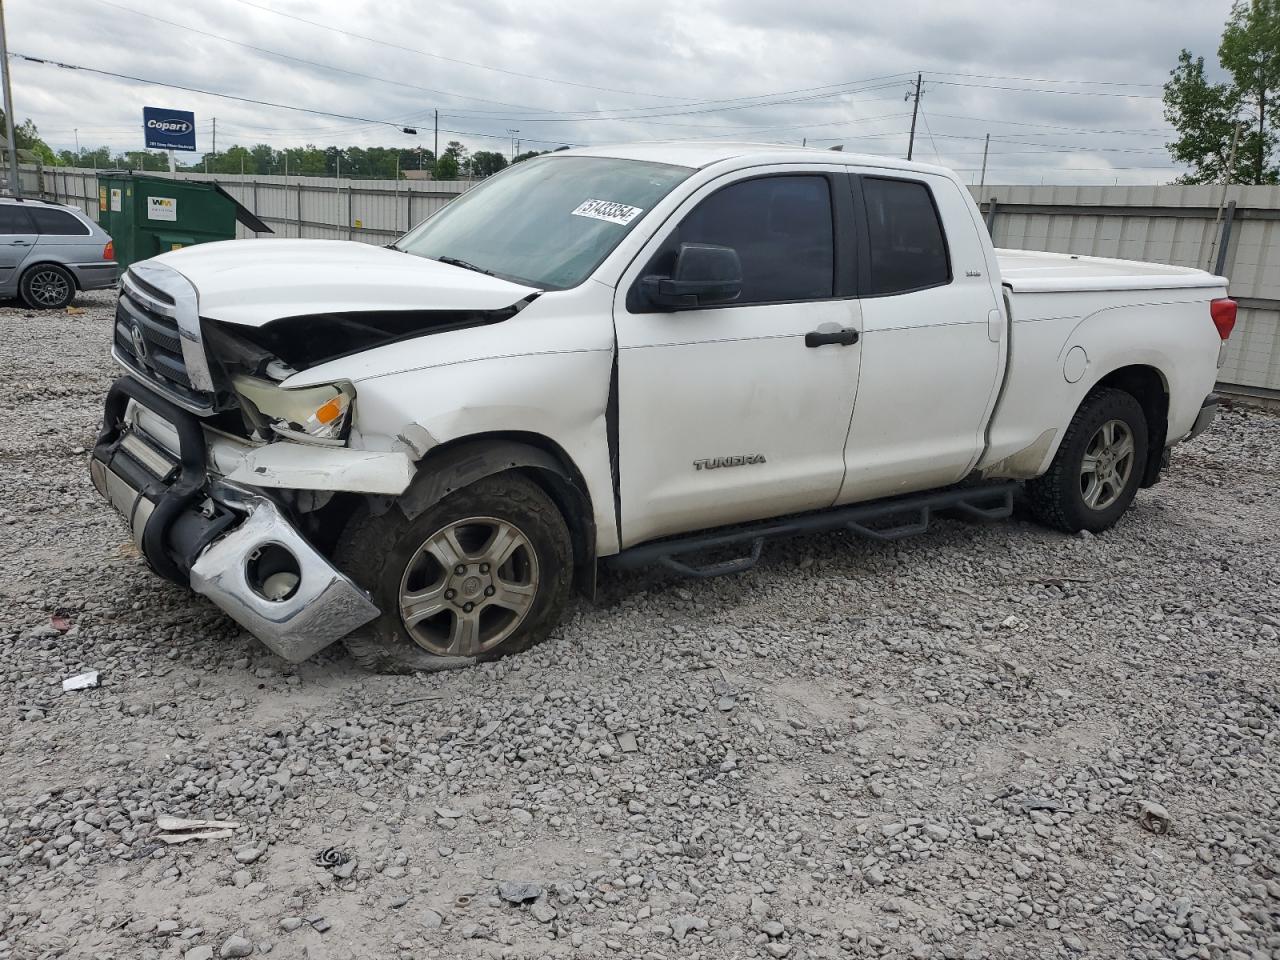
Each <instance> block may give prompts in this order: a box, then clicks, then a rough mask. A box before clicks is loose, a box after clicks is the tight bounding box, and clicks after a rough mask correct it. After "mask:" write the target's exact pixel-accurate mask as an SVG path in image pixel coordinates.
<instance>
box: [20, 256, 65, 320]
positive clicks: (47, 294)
mask: <svg viewBox="0 0 1280 960" xmlns="http://www.w3.org/2000/svg"><path fill="white" fill-rule="evenodd" d="M75 292H76V288H75V283H74V281H72V279H71V276H70V275H69V274H68V273H67V272H66V271H65V270H63V269H62V268H61V267H54V266H48V267H37V268H36V269H35V270H33V271H32V272H31V273H29V274H27V275H26V276H25V277H23V278H22V299H23V300H25V301H26V302H27V305H28V306H30V307H34V308H36V309H37V310H57V309H61V308H62V307H65V306H66V305H67V304H69V303H70V302H71V300H72V299H73V298H74V297H75Z"/></svg>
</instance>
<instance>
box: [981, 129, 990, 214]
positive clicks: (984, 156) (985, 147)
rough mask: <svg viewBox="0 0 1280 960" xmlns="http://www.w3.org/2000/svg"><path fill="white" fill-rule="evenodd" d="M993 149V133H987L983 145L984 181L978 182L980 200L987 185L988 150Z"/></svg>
mask: <svg viewBox="0 0 1280 960" xmlns="http://www.w3.org/2000/svg"><path fill="white" fill-rule="evenodd" d="M990 149H991V134H989V133H988V134H987V142H986V143H984V144H983V145H982V181H981V182H980V183H979V184H978V200H979V201H981V200H982V188H983V187H985V186H986V185H987V151H989V150H990Z"/></svg>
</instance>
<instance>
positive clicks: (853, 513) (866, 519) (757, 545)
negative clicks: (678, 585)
mask: <svg viewBox="0 0 1280 960" xmlns="http://www.w3.org/2000/svg"><path fill="white" fill-rule="evenodd" d="M1016 487H1017V484H1014V483H999V484H987V485H984V486H980V487H964V488H960V489H955V488H952V489H949V490H941V491H935V492H933V493H923V494H913V495H909V496H905V497H897V498H895V499H893V500H877V501H874V502H872V503H861V504H855V505H854V506H849V507H836V508H833V509H831V510H824V511H822V512H820V513H807V514H802V515H800V516H796V517H789V518H787V519H785V520H771V521H766V522H764V523H758V524H752V525H750V526H745V527H732V528H729V529H727V530H725V531H723V532H720V533H711V534H700V535H696V536H690V537H679V538H675V539H671V540H661V541H657V542H655V543H645V544H641V545H640V546H638V547H632V548H631V549H629V550H624V551H622V553H619V554H617V555H616V556H614V557H611V558H609V560H608V563H609V565H610V566H612V567H614V568H616V569H621V570H630V569H634V568H636V567H647V566H651V565H654V564H657V565H659V566H663V567H666V568H667V569H668V570H671V571H673V572H675V573H679V574H682V575H683V576H686V577H722V576H725V575H726V574H732V573H742V572H744V571H746V570H750V569H751V568H752V567H754V566H755V565H756V564H757V563H759V562H760V555H761V554H762V553H763V552H764V543H765V541H766V540H775V539H779V538H781V537H794V536H798V535H800V534H805V533H821V532H824V531H827V530H840V529H845V530H848V531H849V532H850V533H855V534H857V535H858V536H862V537H870V538H871V539H873V540H899V539H901V538H902V537H910V536H914V535H915V534H917V533H924V532H925V531H926V530H928V529H929V524H930V522H931V521H932V520H933V515H934V514H935V513H936V512H937V511H939V510H957V511H959V512H960V513H963V514H965V515H966V516H968V517H972V518H974V519H976V520H1001V519H1004V518H1005V517H1008V516H1009V515H1010V514H1012V513H1013V491H1014V490H1015V489H1016ZM878 523H883V525H875V526H873V525H872V524H878ZM737 546H744V547H747V548H749V551H750V552H749V553H748V554H747V555H746V556H744V557H739V558H738V559H736V560H725V561H722V562H720V563H710V564H706V565H703V566H697V565H694V564H692V563H686V562H685V561H684V560H681V559H678V558H679V557H682V556H685V555H687V554H691V553H701V552H703V551H706V550H719V549H723V548H726V547H737Z"/></svg>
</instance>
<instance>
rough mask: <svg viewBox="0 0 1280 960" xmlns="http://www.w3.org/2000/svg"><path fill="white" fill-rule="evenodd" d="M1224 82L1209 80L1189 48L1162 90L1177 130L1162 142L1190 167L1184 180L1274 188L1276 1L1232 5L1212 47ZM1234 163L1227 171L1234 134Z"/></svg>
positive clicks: (1279, 25) (1279, 26) (1279, 51)
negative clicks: (1173, 136)
mask: <svg viewBox="0 0 1280 960" xmlns="http://www.w3.org/2000/svg"><path fill="white" fill-rule="evenodd" d="M1218 62H1219V63H1220V64H1221V66H1222V68H1223V69H1224V70H1225V71H1226V73H1227V79H1226V80H1224V81H1222V82H1219V83H1214V82H1211V81H1210V79H1209V77H1208V74H1207V72H1206V70H1205V63H1204V58H1203V57H1193V56H1192V54H1191V52H1190V51H1189V50H1183V51H1182V52H1181V53H1180V54H1179V56H1178V65H1177V66H1176V67H1175V68H1174V70H1173V71H1172V72H1171V74H1170V79H1169V82H1168V83H1166V84H1165V86H1164V114H1165V119H1166V120H1168V121H1169V122H1170V123H1171V124H1173V126H1174V127H1175V128H1176V129H1177V131H1178V139H1177V140H1175V141H1173V142H1172V143H1170V144H1168V148H1169V154H1170V156H1171V157H1173V159H1174V160H1175V161H1177V162H1178V163H1183V164H1186V165H1187V166H1189V167H1191V172H1190V173H1187V174H1184V175H1183V176H1182V177H1180V178H1179V180H1180V181H1181V182H1182V183H1213V182H1217V181H1219V180H1226V181H1228V182H1231V183H1278V182H1280V168H1278V167H1277V165H1276V158H1275V154H1276V147H1277V144H1280V137H1278V136H1277V130H1276V107H1277V104H1276V98H1277V96H1278V95H1280V0H1250V2H1245V0H1236V2H1235V3H1234V4H1233V5H1232V7H1231V14H1230V16H1229V17H1228V18H1227V23H1226V26H1225V28H1224V29H1223V33H1222V42H1221V44H1220V45H1219V46H1218ZM1237 124H1238V125H1239V126H1240V139H1239V144H1238V146H1237V149H1236V162H1235V165H1234V168H1233V169H1228V166H1229V164H1228V160H1229V157H1230V153H1231V140H1232V136H1233V132H1234V130H1235V128H1236V126H1237Z"/></svg>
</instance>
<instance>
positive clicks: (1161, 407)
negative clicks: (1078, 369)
mask: <svg viewBox="0 0 1280 960" xmlns="http://www.w3.org/2000/svg"><path fill="white" fill-rule="evenodd" d="M1108 387H1110V388H1113V389H1116V390H1123V391H1124V392H1125V393H1127V394H1129V395H1130V396H1131V397H1133V398H1134V399H1135V400H1137V401H1138V404H1139V405H1140V406H1141V407H1142V413H1143V415H1144V416H1145V417H1146V420H1147V460H1146V463H1145V464H1143V469H1142V483H1141V486H1143V487H1150V486H1152V485H1153V484H1155V482H1156V481H1157V480H1158V479H1159V478H1160V469H1161V467H1162V466H1163V463H1164V449H1165V441H1166V439H1167V437H1168V433H1169V380H1168V377H1166V376H1165V374H1164V372H1163V371H1162V370H1161V369H1160V368H1159V367H1155V366H1152V365H1151V364H1145V363H1131V364H1127V365H1125V366H1122V367H1117V368H1116V369H1114V370H1112V371H1111V372H1110V373H1107V374H1105V375H1103V376H1101V377H1099V378H1098V379H1097V380H1096V381H1095V382H1094V383H1093V384H1091V385H1090V387H1089V389H1088V390H1087V391H1085V397H1088V395H1089V394H1091V393H1093V392H1094V391H1095V390H1099V389H1104V388H1108ZM1083 404H1084V399H1083V398H1082V399H1081V401H1080V404H1079V405H1077V407H1076V411H1077V412H1078V411H1079V409H1080V406H1083ZM1073 416H1074V414H1073Z"/></svg>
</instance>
